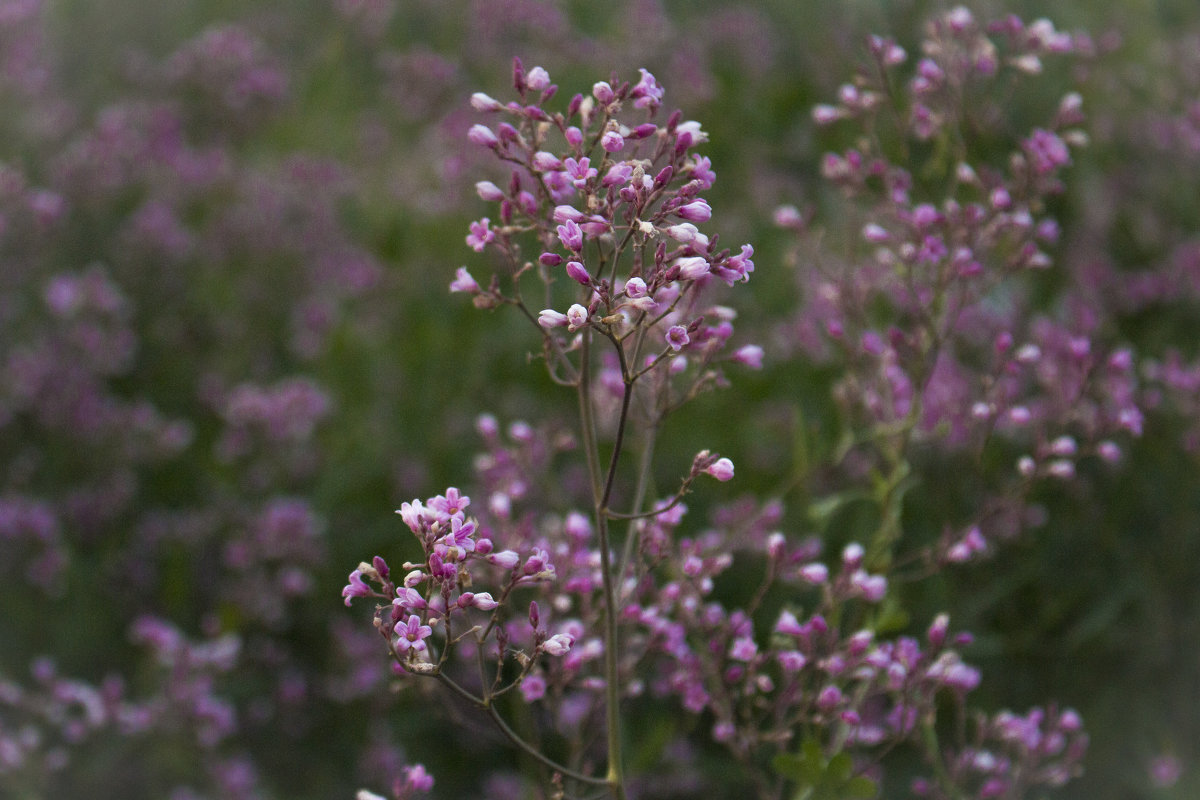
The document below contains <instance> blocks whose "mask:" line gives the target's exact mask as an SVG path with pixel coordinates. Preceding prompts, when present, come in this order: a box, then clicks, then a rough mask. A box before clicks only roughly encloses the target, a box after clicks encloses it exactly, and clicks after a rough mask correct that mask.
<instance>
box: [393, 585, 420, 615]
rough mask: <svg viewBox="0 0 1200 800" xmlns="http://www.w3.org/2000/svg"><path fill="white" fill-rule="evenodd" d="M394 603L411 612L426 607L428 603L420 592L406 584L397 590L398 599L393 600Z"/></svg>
mask: <svg viewBox="0 0 1200 800" xmlns="http://www.w3.org/2000/svg"><path fill="white" fill-rule="evenodd" d="M392 605H394V606H399V607H400V608H402V609H404V610H405V611H407V612H409V613H410V614H411V613H412V612H414V611H420V610H421V609H422V608H425V606H426V605H427V604H426V602H425V598H424V597H422V596H421V593H420V592H418V591H417V590H416V589H413V588H410V587H408V586H404V587H401V588H399V589H397V590H396V599H395V600H393V601H392Z"/></svg>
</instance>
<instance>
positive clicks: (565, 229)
mask: <svg viewBox="0 0 1200 800" xmlns="http://www.w3.org/2000/svg"><path fill="white" fill-rule="evenodd" d="M558 240H559V241H560V242H562V246H563V247H565V248H566V249H568V250H570V251H572V252H575V253H580V252H583V229H582V228H580V227H579V224H578V223H577V222H575V221H574V220H567V221H566V222H564V223H563V224H562V225H559V226H558Z"/></svg>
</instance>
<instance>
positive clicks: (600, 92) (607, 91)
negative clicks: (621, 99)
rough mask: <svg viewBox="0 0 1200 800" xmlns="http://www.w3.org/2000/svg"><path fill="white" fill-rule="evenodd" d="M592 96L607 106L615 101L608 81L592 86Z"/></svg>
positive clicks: (598, 82)
mask: <svg viewBox="0 0 1200 800" xmlns="http://www.w3.org/2000/svg"><path fill="white" fill-rule="evenodd" d="M592 96H593V97H595V98H596V100H598V101H599V102H601V103H604V104H608V103H611V102H612V101H613V100H615V99H616V97H617V94H616V92H614V91H613V88H612V86H611V85H610V84H609V83H608V81H597V82H596V83H594V84H592Z"/></svg>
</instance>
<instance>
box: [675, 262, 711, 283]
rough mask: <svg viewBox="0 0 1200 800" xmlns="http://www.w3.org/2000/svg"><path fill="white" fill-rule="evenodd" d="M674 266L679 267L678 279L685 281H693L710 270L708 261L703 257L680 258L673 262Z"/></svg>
mask: <svg viewBox="0 0 1200 800" xmlns="http://www.w3.org/2000/svg"><path fill="white" fill-rule="evenodd" d="M675 266H677V267H679V278H680V279H681V280H685V281H694V280H696V279H697V278H700V277H703V276H705V275H707V274H708V273H709V271H710V269H711V268H710V266H709V263H708V259H707V258H705V257H704V256H687V257H686V258H680V259H678V260H677V261H676V262H675Z"/></svg>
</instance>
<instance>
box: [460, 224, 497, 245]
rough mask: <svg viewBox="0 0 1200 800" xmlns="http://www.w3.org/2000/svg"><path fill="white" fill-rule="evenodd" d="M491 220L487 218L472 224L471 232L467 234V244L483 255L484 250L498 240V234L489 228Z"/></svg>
mask: <svg viewBox="0 0 1200 800" xmlns="http://www.w3.org/2000/svg"><path fill="white" fill-rule="evenodd" d="M490 222H491V220H489V219H488V218H487V217H484V218H483V219H481V220H479V221H478V222H472V223H471V232H470V233H468V234H467V244H468V245H470V246H471V249H472V250H474V251H475V252H476V253H482V252H483V248H484V247H486V246H487V244H488V243H489V242H491V241H494V240H495V238H496V233H495V232H494V231H493V230H492V229H491V228H490V227H489V224H490Z"/></svg>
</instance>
